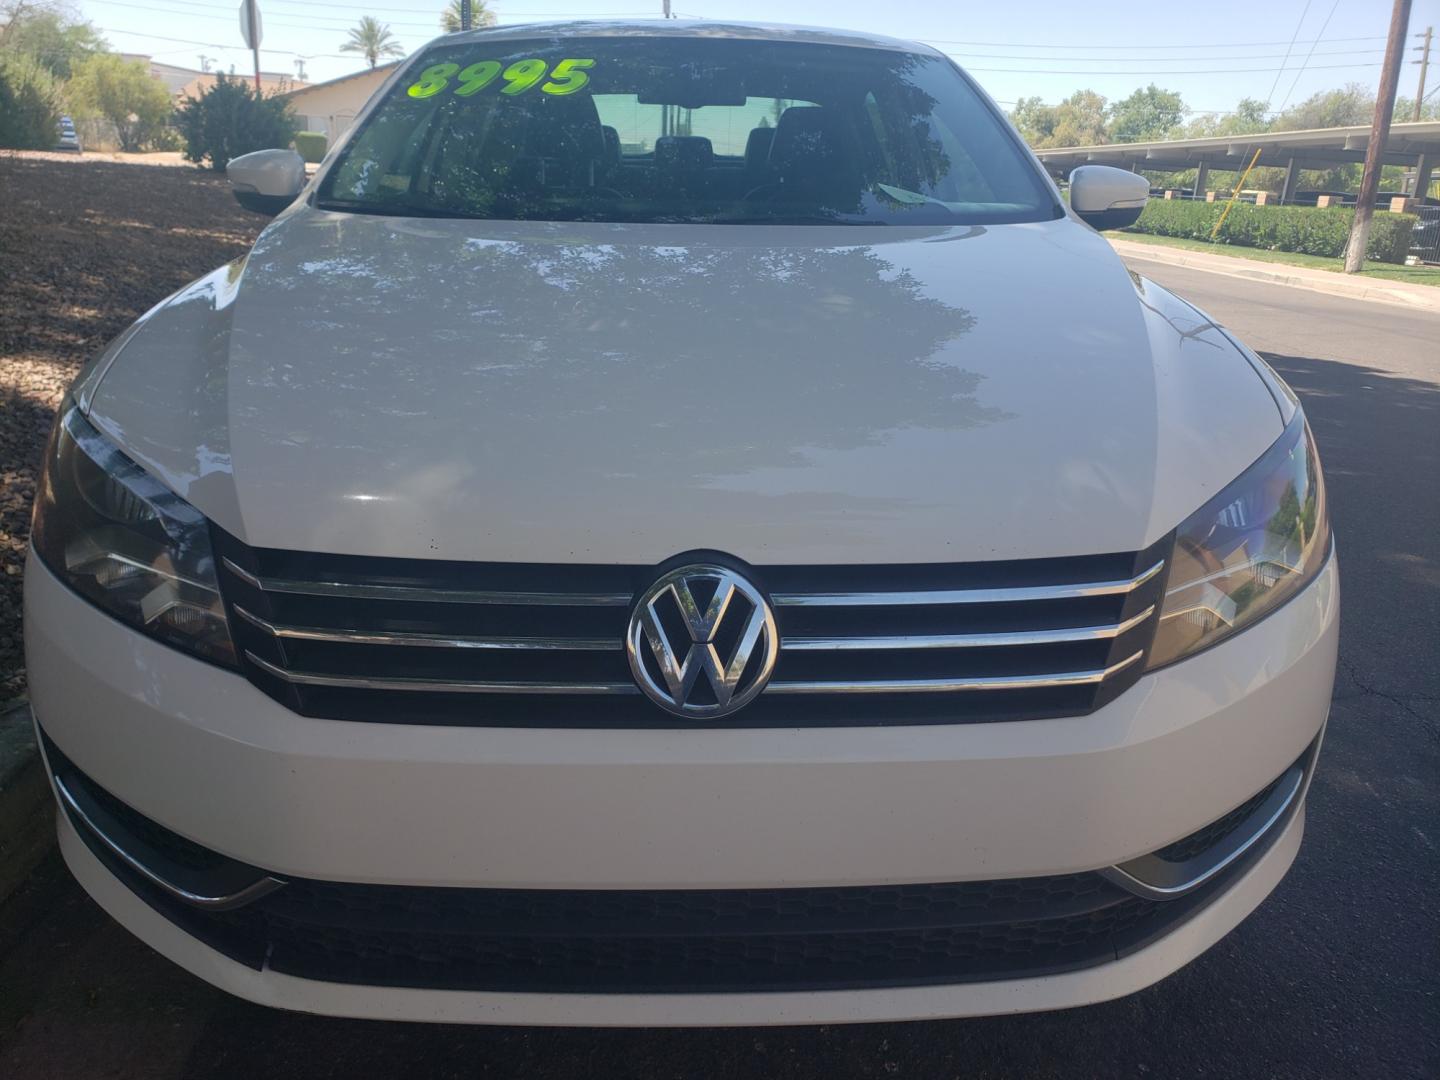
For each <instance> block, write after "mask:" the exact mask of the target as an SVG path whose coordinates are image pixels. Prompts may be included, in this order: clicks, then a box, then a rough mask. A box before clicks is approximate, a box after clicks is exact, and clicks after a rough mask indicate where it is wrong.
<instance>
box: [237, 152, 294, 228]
mask: <svg viewBox="0 0 1440 1080" xmlns="http://www.w3.org/2000/svg"><path fill="white" fill-rule="evenodd" d="M225 175H226V176H227V177H229V179H230V186H231V188H232V189H233V190H234V194H235V200H236V201H237V202H238V203H239V204H240V205H241V206H243V207H244V208H245V209H246V210H254V211H255V212H256V213H257V214H270V215H271V216H273V215H275V214H278V213H280V211H281V210H284V209H285V208H286V207H287V206H289V205H290V204H291V203H292V202H294V201H295V196H296V195H299V194H300V192H301V190H302V189H303V188H304V187H305V159H304V158H302V157H301V156H300V155H299V154H297V153H296V152H295V151H294V150H256V151H255V152H254V153H253V154H241V155H240V156H239V157H237V158H231V159H230V161H229V163H228V164H227V165H226V166H225Z"/></svg>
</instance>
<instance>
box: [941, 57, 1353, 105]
mask: <svg viewBox="0 0 1440 1080" xmlns="http://www.w3.org/2000/svg"><path fill="white" fill-rule="evenodd" d="M1379 66H1380V65H1379V64H1378V63H1376V64H1318V65H1316V66H1315V67H1313V68H1311V69H1310V70H1311V71H1339V70H1341V69H1344V68H1374V67H1379ZM965 70H966V71H984V72H989V73H993V74H1000V75H1090V76H1110V75H1168V76H1170V77H1172V78H1174V77H1176V76H1179V75H1244V74H1249V73H1253V72H1266V73H1269V72H1271V71H1277V70H1284V69H1283V68H1273V67H1258V68H1203V69H1197V70H1191V71H1165V70H1159V71H1091V70H1084V69H1082V70H1073V71H1072V70H1067V69H1060V68H986V67H971V66H970V65H969V64H966V65H965ZM1302 70H1303V68H1302ZM1296 78H1297V79H1298V78H1299V76H1298V75H1297V76H1296ZM1286 100H1289V98H1288V96H1287V98H1286ZM1282 107H1283V106H1282Z"/></svg>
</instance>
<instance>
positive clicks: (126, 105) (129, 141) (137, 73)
mask: <svg viewBox="0 0 1440 1080" xmlns="http://www.w3.org/2000/svg"><path fill="white" fill-rule="evenodd" d="M66 95H67V97H68V98H69V100H70V102H71V104H72V106H73V107H74V108H75V110H76V111H77V112H79V113H81V114H86V113H88V114H91V115H96V116H103V117H104V118H105V119H106V120H109V121H110V123H112V124H114V125H115V130H116V131H117V132H118V133H119V135H120V149H122V150H131V151H134V150H139V149H141V148H142V147H143V146H144V145H145V143H146V142H148V141H149V140H150V139H152V138H154V137H155V136H156V135H157V134H159V132H160V130H161V129H162V128H164V126H165V124H166V123H167V122H168V121H169V119H170V112H171V105H170V91H168V90H166V89H165V84H164V83H162V82H160V81H159V80H158V79H155V78H152V77H151V75H150V68H149V65H147V64H145V63H144V62H143V61H140V60H123V59H121V58H120V57H119V56H117V55H116V54H115V53H97V54H95V55H94V56H90V57H87V58H86V59H84V60H82V61H81V62H80V63H79V64H78V65H77V66H76V68H75V77H74V78H73V79H71V80H70V85H69V87H68V88H67V90H66Z"/></svg>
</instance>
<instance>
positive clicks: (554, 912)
mask: <svg viewBox="0 0 1440 1080" xmlns="http://www.w3.org/2000/svg"><path fill="white" fill-rule="evenodd" d="M44 745H45V751H46V759H47V761H48V762H49V764H50V767H51V768H52V770H54V772H55V775H56V777H57V778H63V780H64V783H65V784H66V786H67V788H69V789H71V790H72V791H74V792H75V793H76V795H77V796H78V797H79V798H80V800H81V801H82V802H83V803H84V804H85V805H87V806H89V807H91V808H92V810H96V811H99V813H98V814H97V817H98V820H99V821H101V822H102V823H103V827H104V828H105V829H106V830H108V831H109V832H108V835H110V837H111V840H112V842H114V841H119V842H121V844H122V846H123V848H124V850H125V851H126V852H127V853H128V854H129V856H130V857H131V858H132V859H134V860H135V862H137V863H139V864H141V865H144V866H147V867H150V868H152V869H161V868H163V869H165V872H166V873H170V872H171V871H173V870H174V869H176V868H180V867H185V866H189V867H198V868H203V872H204V875H208V877H209V878H210V879H212V880H209V881H202V880H197V881H196V885H197V887H199V886H202V885H206V884H222V882H220V881H216V880H213V879H224V882H228V885H227V886H226V887H228V888H242V887H244V886H246V885H247V884H250V883H252V882H253V880H254V879H256V878H258V877H260V876H262V875H266V874H267V872H266V871H264V870H261V869H258V868H255V867H248V866H245V865H243V864H240V863H236V862H234V861H233V860H231V859H227V858H226V857H224V856H222V855H219V854H217V853H215V852H212V851H210V850H209V849H207V848H205V847H203V846H201V845H200V844H197V843H195V842H194V841H192V840H188V839H186V838H184V837H181V836H178V835H176V834H174V833H172V832H170V831H169V830H168V829H166V828H164V827H163V826H161V825H159V824H158V823H156V822H153V821H150V820H149V819H148V818H146V817H145V816H144V815H142V814H140V813H139V812H138V811H136V810H134V809H133V808H131V807H129V806H128V805H126V804H125V803H123V802H122V801H120V800H119V799H116V798H114V797H113V796H112V795H110V794H109V793H107V792H106V791H105V790H104V789H103V788H101V787H99V785H97V784H95V783H94V782H93V781H92V780H90V778H89V777H88V776H86V775H85V774H84V773H83V772H81V771H80V770H79V769H77V768H76V767H75V766H74V765H73V764H72V763H71V762H69V761H68V759H66V758H65V756H64V755H63V754H62V753H61V752H60V751H59V750H58V748H56V747H55V745H54V744H53V743H52V742H50V740H49V739H48V738H46V739H45V740H44ZM71 820H72V823H73V824H74V825H75V827H76V829H77V832H78V833H79V835H80V837H81V839H82V840H83V841H84V842H85V843H86V845H87V846H88V847H89V848H90V850H91V851H92V852H93V853H94V854H95V856H96V857H97V858H98V859H100V861H101V862H103V863H104V864H105V865H106V867H107V868H108V869H109V870H110V872H111V873H113V874H114V875H115V876H116V877H117V878H119V879H120V880H121V881H123V882H124V883H125V885H126V886H127V887H128V888H130V889H131V890H132V891H133V892H135V893H136V895H138V896H139V897H140V898H141V899H143V900H144V901H145V902H146V903H148V904H149V905H150V906H151V907H153V908H154V909H155V910H157V911H158V912H160V913H161V914H162V915H164V916H165V917H166V918H168V919H170V920H171V921H172V922H174V923H175V924H176V925H178V926H180V927H181V928H182V929H184V930H185V931H186V932H187V933H189V934H191V935H193V936H194V937H195V938H197V939H199V940H200V941H202V942H204V943H205V944H207V945H209V946H210V947H211V948H214V949H216V950H218V951H219V952H221V953H223V954H225V955H226V956H228V957H230V958H231V959H233V960H235V961H237V962H239V963H243V964H247V965H249V966H250V967H253V968H256V969H262V968H263V969H266V970H272V971H278V972H281V973H284V974H287V975H294V976H297V977H300V978H307V979H317V980H324V981H331V982H348V983H359V984H364V985H374V986H416V987H431V988H436V989H456V990H462V989H463V990H497V991H503V990H508V991H536V992H542V991H543V992H554V993H566V992H570V993H582V992H591V993H666V992H669V993H683V992H714V993H725V992H741V991H766V990H825V989H847V988H858V987H879V986H905V985H924V984H945V983H963V982H975V981H984V980H994V979H1012V978H1026V977H1036V976H1041V975H1050V974H1057V973H1059V972H1063V971H1074V970H1079V969H1082V968H1086V967H1091V966H1094V965H1098V964H1103V963H1107V962H1109V961H1112V960H1115V959H1117V958H1118V957H1121V956H1125V955H1128V954H1129V953H1131V952H1134V951H1135V950H1137V949H1139V948H1142V947H1144V946H1145V945H1146V944H1148V943H1150V942H1152V941H1155V940H1157V939H1158V938H1160V937H1162V936H1164V935H1165V934H1166V933H1169V932H1170V931H1172V930H1174V929H1175V928H1176V927H1178V926H1179V925H1181V924H1182V923H1183V922H1185V921H1186V920H1188V919H1189V918H1190V917H1191V916H1192V915H1194V914H1195V913H1196V912H1198V911H1200V910H1201V909H1202V908H1203V907H1204V906H1205V905H1206V904H1208V903H1209V902H1210V901H1211V900H1213V899H1214V898H1215V897H1216V896H1217V895H1219V894H1220V893H1221V892H1223V891H1224V890H1225V889H1227V888H1228V887H1229V885H1230V884H1231V883H1232V882H1233V881H1234V880H1235V878H1236V877H1237V876H1238V875H1241V874H1243V873H1245V872H1246V869H1247V868H1248V867H1249V866H1251V865H1253V862H1254V860H1256V859H1258V858H1260V857H1261V855H1262V854H1263V852H1264V851H1265V850H1266V848H1267V846H1268V845H1267V844H1265V843H1262V844H1259V845H1257V846H1256V847H1255V848H1254V849H1252V850H1251V851H1250V852H1248V853H1247V854H1246V855H1245V856H1244V857H1243V858H1242V859H1240V860H1238V861H1237V862H1235V863H1234V864H1232V865H1231V866H1229V867H1228V868H1226V869H1225V870H1224V871H1223V872H1222V873H1221V874H1219V875H1217V876H1216V877H1214V878H1213V879H1210V880H1208V881H1207V882H1206V883H1205V884H1204V885H1203V886H1201V887H1200V888H1198V889H1197V890H1195V891H1194V892H1192V893H1190V894H1188V895H1186V896H1184V897H1183V898H1180V899H1171V900H1163V899H1147V898H1144V897H1141V896H1137V895H1135V894H1133V893H1131V892H1130V891H1128V890H1126V889H1124V888H1122V887H1121V886H1120V885H1118V884H1115V883H1113V882H1112V881H1111V880H1109V879H1108V878H1107V877H1106V876H1105V875H1103V874H1102V873H1100V872H1094V873H1080V874H1062V875H1054V876H1048V877H1031V878H1011V879H1004V880H997V881H972V882H959V883H942V884H902V885H873V886H842V887H829V888H788V889H645V890H594V889H592V890H570V889H473V888H426V887H412V886H399V885H364V884H351V883H342V882H327V881H315V880H308V879H304V878H295V877H285V876H284V875H270V876H273V877H279V878H281V879H282V880H283V882H284V884H283V885H281V886H280V887H278V888H277V889H276V890H275V891H273V892H269V893H265V894H264V895H262V896H260V897H259V898H258V899H253V900H250V901H249V902H247V903H245V904H244V905H243V906H240V907H235V908H232V909H228V910H216V909H213V908H211V909H207V908H201V907H196V906H194V905H192V904H188V903H185V902H183V901H181V900H179V899H177V898H176V897H175V896H174V895H173V894H172V893H170V892H168V891H166V890H165V889H163V888H162V887H160V885H158V884H157V883H156V881H154V880H153V879H152V878H148V877H146V876H144V875H142V874H141V873H139V872H137V870H136V869H135V865H134V864H132V863H128V862H126V861H124V860H122V859H120V858H118V857H117V856H116V854H115V852H114V851H113V850H112V849H111V848H110V847H107V846H106V845H105V844H104V843H102V842H101V840H100V839H99V837H98V836H97V835H96V834H95V832H94V831H93V830H92V829H91V828H90V827H89V826H88V825H87V823H86V822H85V821H77V820H75V819H74V818H73V817H72V819H71ZM1223 820H1224V819H1222V821H1223ZM1218 824H1219V823H1217V825H1218ZM1203 832H1205V830H1202V833H1203ZM1200 835H1201V834H1200V833H1197V834H1196V836H1197V837H1198V836H1200ZM1185 842H1189V843H1198V841H1196V840H1194V839H1193V838H1187V840H1186V841H1185ZM210 891H212V892H213V891H216V890H210Z"/></svg>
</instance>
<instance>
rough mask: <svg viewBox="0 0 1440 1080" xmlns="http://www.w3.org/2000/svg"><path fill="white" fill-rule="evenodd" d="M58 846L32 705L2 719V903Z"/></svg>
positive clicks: (0, 737) (0, 860)
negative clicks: (36, 736) (32, 719)
mask: <svg viewBox="0 0 1440 1080" xmlns="http://www.w3.org/2000/svg"><path fill="white" fill-rule="evenodd" d="M54 843H55V814H54V804H53V800H52V799H51V797H50V783H49V781H48V780H47V779H46V778H45V768H44V766H43V765H41V763H40V748H39V746H37V745H36V743H35V726H34V724H33V723H32V722H31V719H30V706H29V705H20V706H19V707H17V708H12V709H9V710H8V711H6V712H5V713H4V714H3V715H0V902H3V901H4V900H5V899H6V898H7V897H8V896H9V895H10V894H11V893H13V892H14V891H15V890H16V889H17V888H19V887H20V885H21V884H22V883H23V882H24V881H25V879H26V878H27V877H29V875H30V871H32V870H34V869H35V867H36V866H37V865H39V863H40V860H41V859H43V858H44V857H45V855H46V853H47V852H48V851H49V850H50V848H51V846H52V845H53V844H54Z"/></svg>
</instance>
